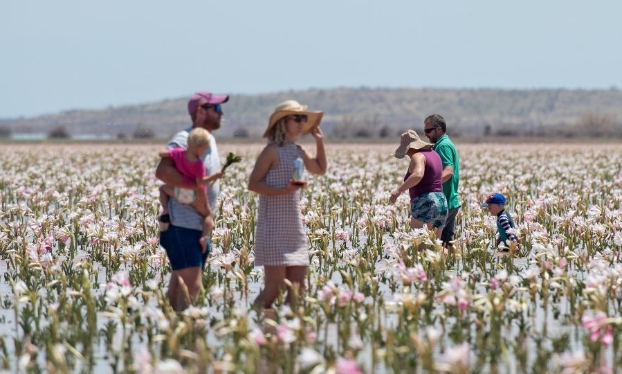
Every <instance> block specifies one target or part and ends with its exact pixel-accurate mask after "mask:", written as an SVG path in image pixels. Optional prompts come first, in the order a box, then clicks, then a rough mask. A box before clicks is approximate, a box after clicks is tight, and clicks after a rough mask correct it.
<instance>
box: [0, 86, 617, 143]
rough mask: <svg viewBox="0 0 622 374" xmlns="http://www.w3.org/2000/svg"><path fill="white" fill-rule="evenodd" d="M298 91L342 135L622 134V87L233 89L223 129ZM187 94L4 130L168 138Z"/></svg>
mask: <svg viewBox="0 0 622 374" xmlns="http://www.w3.org/2000/svg"><path fill="white" fill-rule="evenodd" d="M287 99H295V100H297V101H299V102H301V103H302V104H307V105H308V106H309V109H310V110H322V111H324V119H323V120H322V128H323V129H324V132H325V134H326V135H327V136H331V137H333V138H337V139H352V138H387V137H393V136H396V135H399V134H400V133H402V132H403V131H404V130H405V129H408V128H413V129H420V128H422V127H423V119H424V118H425V117H427V116H428V115H430V114H433V113H439V114H441V115H443V116H444V117H445V120H446V121H447V126H448V133H450V134H451V135H452V136H455V137H479V136H484V137H486V136H500V137H530V136H536V137H557V138H559V137H565V138H573V137H585V136H589V137H609V138H611V137H617V138H620V137H622V91H621V90H619V89H617V88H611V89H609V90H566V89H540V90H500V89H432V88H421V89H405V88H404V89H384V88H376V89H371V88H336V89H326V90H323V89H312V90H305V91H286V92H279V93H272V94H260V95H236V94H232V95H231V100H230V101H229V102H228V103H227V104H225V105H224V109H225V118H226V122H225V123H224V124H223V127H222V129H221V130H219V133H218V135H219V137H236V138H249V139H253V138H260V137H261V134H262V133H263V131H264V129H265V126H266V125H267V121H268V118H269V116H270V113H271V112H272V110H273V108H274V107H275V106H276V104H278V103H279V102H281V101H283V100H287ZM186 100H187V98H178V99H170V100H164V101H160V102H155V103H148V104H141V105H131V106H122V107H109V108H107V109H103V110H71V111H65V112H61V113H58V114H52V115H45V116H39V117H33V118H18V119H6V120H0V137H4V138H7V137H11V135H12V134H16V133H45V134H46V135H47V137H50V138H71V137H72V136H75V135H80V134H90V135H94V136H95V137H97V136H101V137H106V138H116V139H134V138H136V139H148V138H166V137H169V136H170V135H172V134H173V133H175V132H176V131H179V130H180V129H183V128H185V127H188V126H189V125H190V119H189V116H188V115H187V113H186V110H185V109H186Z"/></svg>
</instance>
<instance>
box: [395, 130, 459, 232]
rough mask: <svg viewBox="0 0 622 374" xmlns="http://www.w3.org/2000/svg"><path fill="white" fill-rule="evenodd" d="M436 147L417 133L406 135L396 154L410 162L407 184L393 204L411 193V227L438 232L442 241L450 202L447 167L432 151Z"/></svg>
mask: <svg viewBox="0 0 622 374" xmlns="http://www.w3.org/2000/svg"><path fill="white" fill-rule="evenodd" d="M432 147H433V145H432V144H430V143H427V142H425V141H423V140H421V139H420V138H419V135H417V133H416V132H415V131H413V130H408V131H407V132H405V133H403V134H402V138H401V143H400V146H399V147H398V148H397V149H396V150H395V153H394V154H393V155H394V156H395V157H396V158H399V159H402V158H404V157H406V156H408V157H409V159H410V164H409V165H408V170H407V171H406V175H405V176H404V181H403V183H401V184H400V186H399V187H397V189H395V190H394V191H393V192H392V193H391V197H390V199H389V201H390V202H391V204H393V203H395V201H396V200H397V198H398V197H399V195H401V194H402V193H403V192H405V191H406V190H408V192H409V194H410V227H411V228H422V227H423V226H424V225H425V226H426V227H427V228H428V229H429V230H434V233H435V235H436V239H440V237H441V233H442V232H443V227H444V226H445V219H446V218H447V199H446V198H445V195H444V194H443V183H442V180H441V178H442V172H443V164H442V162H441V158H440V156H439V155H438V154H437V153H436V152H434V151H433V150H432Z"/></svg>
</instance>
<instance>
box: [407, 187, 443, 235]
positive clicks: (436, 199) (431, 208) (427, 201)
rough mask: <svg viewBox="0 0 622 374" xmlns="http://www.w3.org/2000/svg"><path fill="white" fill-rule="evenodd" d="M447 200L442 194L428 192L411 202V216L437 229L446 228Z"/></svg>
mask: <svg viewBox="0 0 622 374" xmlns="http://www.w3.org/2000/svg"><path fill="white" fill-rule="evenodd" d="M447 211H448V209H447V199H445V195H443V193H442V192H426V193H423V194H421V195H419V196H417V197H415V198H414V199H413V200H412V201H411V202H410V216H411V217H413V218H416V219H418V220H419V221H421V222H425V223H430V224H432V226H434V227H435V228H439V227H443V226H445V219H446V218H447Z"/></svg>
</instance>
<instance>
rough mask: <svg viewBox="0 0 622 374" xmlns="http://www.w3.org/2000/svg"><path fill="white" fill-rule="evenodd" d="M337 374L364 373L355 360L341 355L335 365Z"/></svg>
mask: <svg viewBox="0 0 622 374" xmlns="http://www.w3.org/2000/svg"><path fill="white" fill-rule="evenodd" d="M335 371H336V373H337V374H363V372H362V371H361V369H359V367H358V365H357V364H356V362H355V361H354V360H350V359H347V358H343V357H339V358H338V359H337V364H336V365H335Z"/></svg>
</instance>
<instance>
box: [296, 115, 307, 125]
mask: <svg viewBox="0 0 622 374" xmlns="http://www.w3.org/2000/svg"><path fill="white" fill-rule="evenodd" d="M292 119H293V120H294V122H296V123H300V122H303V121H304V122H307V121H308V120H309V117H308V116H307V115H306V114H294V115H293V116H292Z"/></svg>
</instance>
